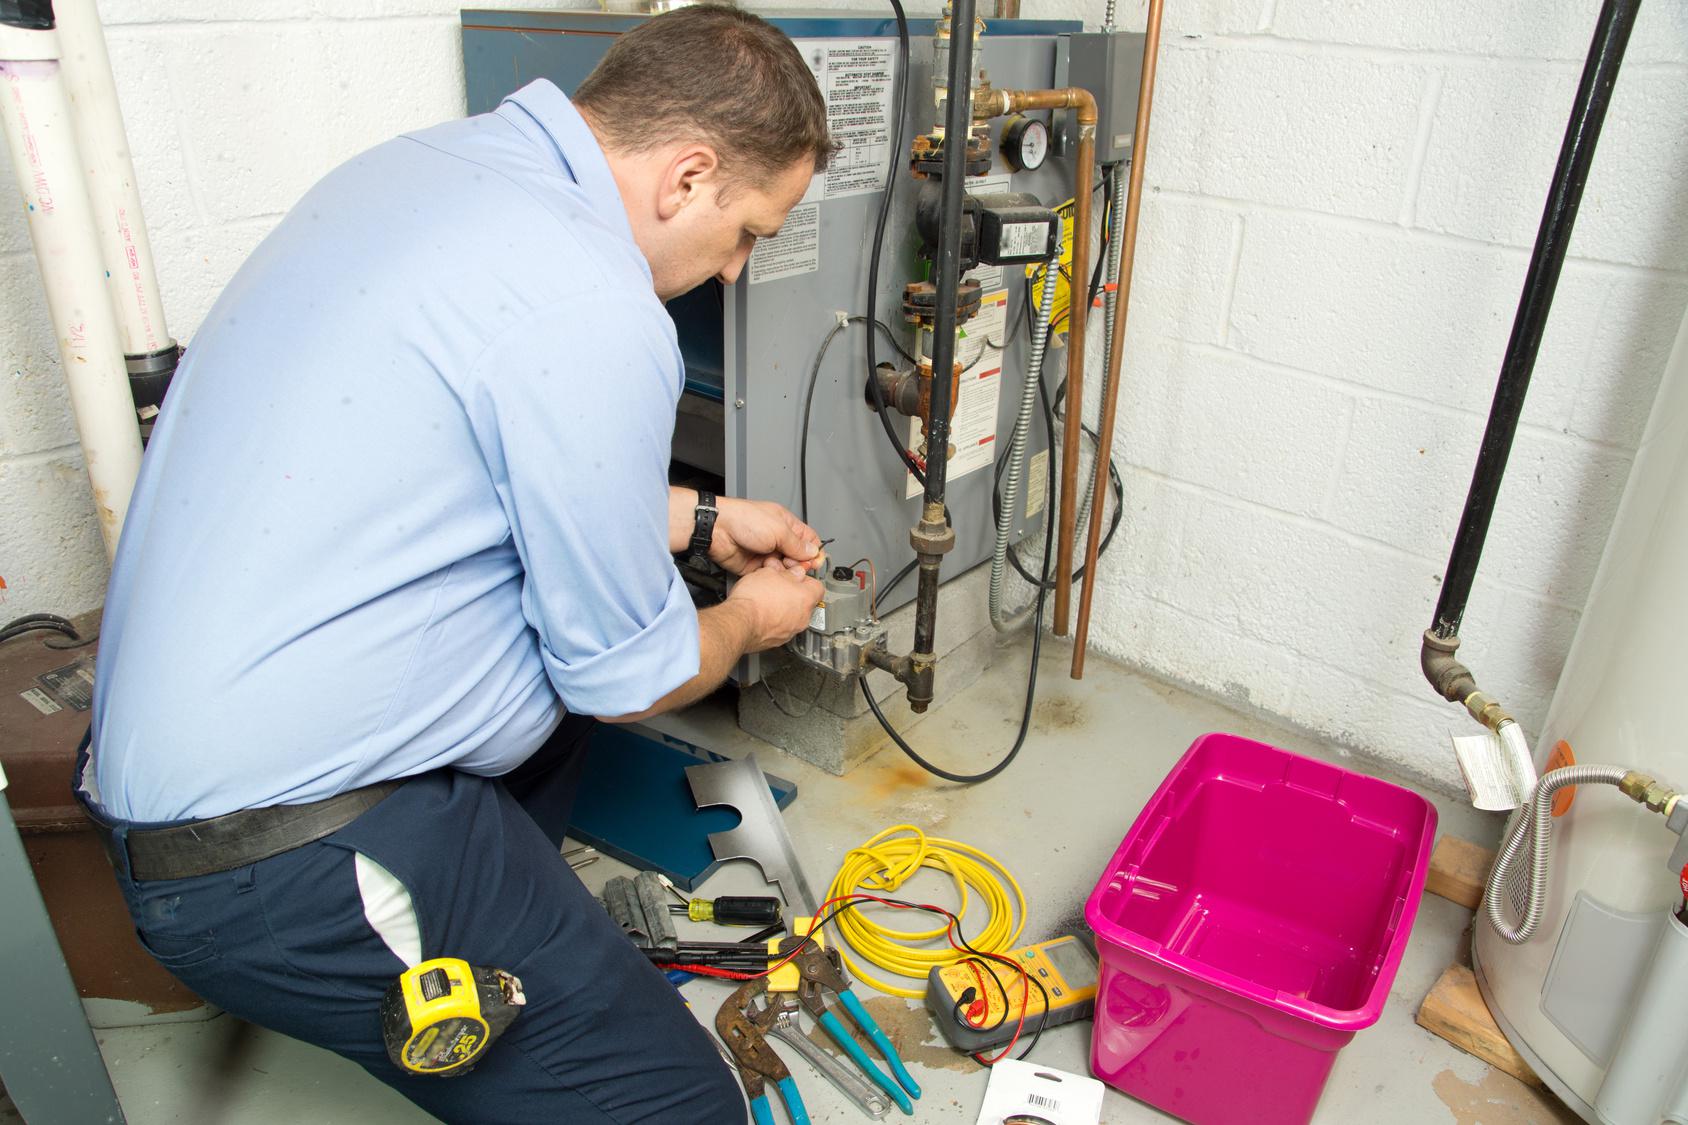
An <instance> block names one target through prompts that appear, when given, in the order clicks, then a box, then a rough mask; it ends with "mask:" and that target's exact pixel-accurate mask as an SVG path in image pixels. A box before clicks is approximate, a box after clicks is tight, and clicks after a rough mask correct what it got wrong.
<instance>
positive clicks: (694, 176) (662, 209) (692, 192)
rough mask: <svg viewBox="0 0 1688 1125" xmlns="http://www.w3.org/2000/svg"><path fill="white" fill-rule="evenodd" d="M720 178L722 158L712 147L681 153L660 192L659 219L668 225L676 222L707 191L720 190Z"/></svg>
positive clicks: (700, 146) (665, 175) (685, 149)
mask: <svg viewBox="0 0 1688 1125" xmlns="http://www.w3.org/2000/svg"><path fill="white" fill-rule="evenodd" d="M720 176H721V158H720V157H719V156H717V155H716V153H715V149H714V148H712V147H711V146H709V145H706V144H701V143H699V144H690V145H686V146H684V147H683V148H681V149H679V150H677V151H676V152H675V153H674V158H673V159H672V160H670V161H669V162H668V168H667V170H666V171H665V172H664V173H663V178H662V185H661V189H660V190H659V191H658V192H657V199H656V210H657V217H658V218H660V219H662V220H663V221H664V222H666V221H668V220H669V219H672V218H674V216H676V215H678V214H679V213H680V212H681V211H682V210H684V209H685V208H686V207H687V206H689V205H690V204H692V203H694V202H696V201H697V199H698V198H699V196H700V194H701V193H702V192H703V190H704V189H705V188H709V187H718V186H719V181H720Z"/></svg>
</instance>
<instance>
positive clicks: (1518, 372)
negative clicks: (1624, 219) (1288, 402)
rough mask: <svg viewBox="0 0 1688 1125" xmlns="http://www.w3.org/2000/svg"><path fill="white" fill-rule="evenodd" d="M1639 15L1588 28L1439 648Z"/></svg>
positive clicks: (1440, 605)
mask: <svg viewBox="0 0 1688 1125" xmlns="http://www.w3.org/2000/svg"><path fill="white" fill-rule="evenodd" d="M1640 8H1641V0H1606V2H1605V3H1604V4H1603V5H1602V6H1601V9H1600V19H1599V22H1598V23H1596V25H1595V28H1594V39H1593V42H1592V43H1590V45H1589V49H1588V61H1587V62H1586V63H1585V64H1584V66H1583V73H1582V80H1581V82H1579V83H1578V85H1577V96H1576V101H1575V102H1574V103H1573V104H1572V107H1571V120H1570V122H1569V123H1568V124H1567V125H1566V126H1565V141H1564V143H1563V144H1562V145H1561V146H1560V149H1559V163H1558V165H1557V166H1556V167H1555V168H1554V170H1553V183H1552V186H1551V187H1550V188H1549V189H1548V194H1547V204H1546V206H1545V207H1543V209H1542V216H1541V227H1540V229H1539V230H1537V232H1536V244H1535V249H1534V251H1532V252H1531V254H1530V269H1529V272H1528V273H1527V274H1525V276H1524V291H1523V294H1522V295H1521V296H1520V297H1519V299H1518V313H1517V316H1516V317H1515V319H1514V320H1513V322H1512V337H1511V339H1509V340H1508V341H1507V344H1506V357H1505V359H1503V360H1502V361H1501V367H1500V378H1499V380H1498V381H1497V383H1496V386H1495V397H1494V402H1493V404H1492V405H1491V406H1490V408H1489V423H1488V427H1487V428H1486V429H1485V430H1484V432H1483V444H1482V446H1481V448H1480V449H1479V451H1478V454H1477V466H1476V468H1475V470H1474V471H1473V472H1472V475H1471V489H1470V491H1469V492H1468V493H1467V494H1466V498H1465V512H1464V514H1462V515H1461V516H1460V520H1459V531H1458V533H1457V534H1456V535H1455V536H1454V545H1453V550H1452V552H1451V553H1450V554H1449V556H1448V568H1447V572H1446V574H1445V575H1444V577H1443V579H1442V593H1441V596H1440V597H1439V598H1438V599H1437V602H1436V616H1435V618H1434V620H1433V621H1432V623H1431V627H1430V628H1431V632H1432V633H1434V634H1435V636H1436V637H1438V638H1440V639H1443V640H1446V639H1448V638H1451V637H1457V636H1458V635H1459V625H1460V620H1461V619H1462V618H1463V617H1464V616H1465V605H1466V601H1467V600H1468V599H1469V598H1470V596H1471V583H1472V581H1473V580H1474V579H1475V578H1476V576H1477V563H1478V560H1479V559H1481V557H1482V554H1483V541H1484V539H1485V538H1487V536H1488V533H1489V520H1490V518H1491V517H1492V516H1493V515H1494V509H1495V498H1496V496H1497V495H1498V494H1499V492H1500V483H1501V477H1502V476H1503V475H1504V474H1505V472H1506V459H1507V456H1508V455H1509V454H1510V453H1511V451H1512V439H1513V436H1514V435H1515V434H1516V433H1517V432H1518V419H1519V417H1520V415H1522V414H1523V412H1524V395H1525V393H1526V392H1527V391H1528V390H1529V388H1530V374H1531V372H1532V371H1534V369H1535V365H1536V353H1537V352H1538V351H1540V350H1541V338H1542V332H1543V330H1544V329H1545V328H1546V326H1547V313H1548V309H1549V308H1551V307H1552V305H1553V292H1554V289H1555V288H1556V287H1557V286H1558V284H1559V273H1560V270H1561V269H1562V268H1563V267H1564V265H1565V252H1566V250H1567V249H1568V248H1569V246H1570V244H1571V229H1572V227H1573V226H1575V224H1576V221H1577V208H1578V207H1579V206H1580V205H1581V204H1582V195H1583V188H1584V186H1585V185H1586V184H1587V183H1588V170H1589V166H1590V165H1591V164H1592V163H1593V161H1594V146H1595V143H1596V142H1597V141H1598V140H1599V139H1600V126H1601V124H1602V123H1603V122H1604V121H1605V120H1606V110H1607V109H1608V108H1609V107H1610V106H1611V104H1612V88H1613V87H1614V86H1615V85H1616V84H1617V80H1618V68H1619V66H1620V65H1621V64H1622V63H1623V57H1624V48H1625V47H1626V46H1627V45H1628V44H1629V33H1630V31H1631V29H1632V28H1634V26H1635V16H1636V13H1637V12H1638V11H1639V10H1640Z"/></svg>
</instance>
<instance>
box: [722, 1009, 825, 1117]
mask: <svg viewBox="0 0 1688 1125" xmlns="http://www.w3.org/2000/svg"><path fill="white" fill-rule="evenodd" d="M767 987H768V982H767V981H766V979H761V978H759V979H757V980H751V981H746V982H745V983H744V984H742V985H740V986H739V987H738V989H736V990H735V991H734V992H733V994H732V995H731V996H729V997H727V999H726V1002H725V1003H723V1004H722V1005H721V1010H720V1011H718V1012H716V1013H715V1032H716V1034H718V1035H720V1037H721V1042H723V1043H725V1044H726V1045H727V1050H728V1051H729V1052H730V1053H731V1054H732V1056H733V1062H734V1063H735V1064H736V1065H737V1066H738V1072H739V1079H740V1081H742V1082H743V1083H744V1092H745V1094H746V1096H748V1097H749V1098H750V1115H751V1117H752V1118H754V1119H755V1121H756V1125H774V1111H773V1108H772V1107H771V1106H769V1104H768V1095H767V1092H766V1084H765V1080H766V1079H773V1081H774V1084H775V1085H776V1086H778V1087H779V1091H780V1095H781V1096H782V1097H784V1098H785V1111H786V1113H787V1114H789V1115H790V1117H791V1125H809V1111H808V1109H807V1108H805V1107H804V1105H803V1095H802V1094H799V1093H798V1092H797V1083H795V1082H793V1081H792V1079H791V1071H789V1070H787V1069H786V1066H785V1063H783V1062H781V1061H780V1057H779V1056H778V1055H776V1054H775V1053H774V1049H773V1048H772V1047H770V1046H768V1040H767V1038H766V1037H765V1036H764V1035H763V1034H762V1029H761V1027H759V1026H757V1025H756V1024H755V1023H752V1022H751V1020H750V1018H749V1017H748V1016H747V1015H746V1014H745V1013H746V1009H747V1008H748V1007H749V1006H750V1001H751V1000H752V998H754V997H755V996H756V994H757V993H759V992H765V991H766V990H767Z"/></svg>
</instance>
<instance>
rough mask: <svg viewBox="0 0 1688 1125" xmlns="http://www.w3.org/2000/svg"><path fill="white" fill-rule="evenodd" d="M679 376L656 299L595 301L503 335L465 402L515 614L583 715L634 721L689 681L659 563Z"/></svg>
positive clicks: (619, 295)
mask: <svg viewBox="0 0 1688 1125" xmlns="http://www.w3.org/2000/svg"><path fill="white" fill-rule="evenodd" d="M683 370H684V369H683V366H682V361H681V359H680V353H679V348H678V345H677V344H676V343H675V340H674V329H673V324H672V322H671V321H669V319H668V316H667V314H666V312H664V311H663V309H662V308H661V306H660V305H657V304H656V302H655V301H654V299H653V298H652V295H651V294H649V293H643V294H633V293H628V292H622V291H617V290H599V291H593V292H587V293H583V294H579V295H577V296H574V297H571V298H569V299H567V300H566V301H564V302H560V303H557V304H552V305H548V306H544V307H542V308H539V309H536V310H534V311H533V312H530V313H529V314H528V315H527V316H526V317H524V318H523V320H521V321H520V322H518V323H517V324H516V325H514V326H512V327H511V328H509V329H506V330H505V331H504V332H503V333H501V334H500V336H499V337H498V338H497V339H496V340H494V341H493V343H492V344H490V345H489V346H488V347H487V349H486V350H485V351H484V352H483V353H482V354H481V356H480V358H479V359H478V360H477V362H476V364H475V366H474V368H473V369H472V371H471V372H470V378H469V385H468V386H466V387H464V388H463V389H462V392H463V398H464V402H465V405H466V408H467V409H468V412H469V418H470V424H471V425H472V426H473V428H474V431H475V434H476V438H477V440H478V441H479V443H480V446H481V449H482V451H483V453H484V454H485V457H486V463H487V469H488V471H489V472H490V473H491V475H492V480H493V484H494V486H495V487H496V488H497V490H498V494H499V497H500V499H501V500H502V502H503V505H504V509H505V512H506V513H507V515H508V517H509V521H510V533H511V536H512V537H513V539H514V544H515V548H516V551H517V553H518V554H519V555H520V557H521V561H522V566H523V568H524V569H525V571H526V575H525V577H524V578H523V584H522V611H523V613H524V615H525V616H526V617H527V620H528V623H529V624H531V625H532V626H533V628H534V629H535V631H536V632H537V633H538V634H539V645H540V653H541V656H542V658H543V659H544V661H545V669H546V672H547V674H548V675H549V677H550V679H551V683H552V685H553V686H554V687H555V688H556V690H557V694H558V695H559V696H560V697H561V698H562V701H563V703H564V704H565V705H566V706H567V707H568V709H569V710H570V711H572V712H574V713H576V714H583V715H606V716H613V715H625V714H630V713H633V712H636V711H643V710H644V709H646V708H647V707H649V706H650V705H651V704H653V703H655V702H656V701H657V700H659V699H661V698H662V697H663V696H664V695H667V694H668V693H669V692H670V691H672V690H673V689H675V688H677V687H679V686H680V685H681V684H683V683H685V682H686V681H687V680H689V679H691V678H692V677H693V676H695V675H697V672H698V661H699V652H698V624H697V611H696V609H695V608H694V607H693V605H692V601H691V597H690V595H689V593H688V592H687V589H686V585H685V582H684V581H683V580H682V579H681V578H680V573H679V570H678V569H677V568H676V567H675V566H674V561H673V558H672V557H671V556H670V555H669V553H668V461H669V455H670V447H671V445H672V442H673V433H674V410H675V405H676V403H677V402H678V399H679V394H680V388H681V385H682V372H683Z"/></svg>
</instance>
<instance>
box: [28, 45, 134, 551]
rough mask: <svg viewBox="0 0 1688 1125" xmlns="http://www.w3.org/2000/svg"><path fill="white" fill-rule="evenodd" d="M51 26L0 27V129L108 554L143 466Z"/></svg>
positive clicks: (132, 409) (92, 217)
mask: <svg viewBox="0 0 1688 1125" xmlns="http://www.w3.org/2000/svg"><path fill="white" fill-rule="evenodd" d="M59 60H60V44H59V40H58V35H57V33H56V32H55V31H54V30H53V29H52V28H51V26H48V27H45V28H42V27H39V26H32V25H31V24H30V23H29V22H27V21H26V20H24V19H22V18H19V19H10V18H8V19H7V20H5V21H0V129H3V130H4V132H5V134H6V143H7V147H8V149H9V151H10V153H11V157H12V167H13V169H14V170H15V172H16V175H17V180H18V189H19V190H20V191H21V192H22V193H23V198H24V206H25V209H26V213H27V215H28V221H29V237H30V240H31V242H33V243H34V246H35V257H36V260H37V261H38V262H39V263H40V267H41V277H42V281H43V282H44V284H45V287H46V292H47V307H48V310H49V312H50V313H51V314H52V319H53V330H54V333H55V334H56V335H57V337H58V345H59V356H60V359H61V360H62V361H63V364H64V374H65V381H66V382H67V383H68V384H69V388H70V405H71V410H72V413H73V414H74V415H75V418H76V429H77V435H78V437H79V438H80V439H81V442H82V457H83V462H84V464H85V465H86V466H87V470H88V481H89V484H90V485H91V486H92V489H93V496H94V511H95V514H96V515H97V516H98V518H99V524H100V535H101V538H102V539H104V541H105V549H106V557H107V558H108V559H109V558H110V557H111V556H112V555H113V554H114V553H115V552H116V550H117V539H118V535H119V534H120V533H121V531H122V529H123V517H124V515H125V514H126V513H127V512H128V510H129V495H130V493H131V492H133V491H134V487H135V476H136V474H137V473H138V472H139V471H140V467H141V436H140V431H139V429H138V428H137V427H136V425H135V409H134V403H133V401H132V400H131V399H130V397H129V380H128V374H127V372H126V370H125V367H124V362H123V349H122V345H121V337H120V336H119V334H118V329H117V321H116V319H115V318H114V317H113V315H112V309H111V301H110V299H109V297H108V295H107V293H106V285H105V277H104V273H105V270H104V267H103V265H102V260H101V257H100V248H99V242H98V239H97V238H96V236H95V233H94V231H95V223H94V214H93V206H92V204H91V203H90V202H89V199H88V187H87V184H86V182H85V181H84V179H83V170H82V164H81V157H80V156H79V154H78V152H77V145H76V134H75V130H74V128H73V126H72V117H71V107H70V99H69V97H68V96H67V94H66V92H65V84H64V75H63V71H62V69H61V66H60V61H59Z"/></svg>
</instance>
